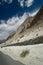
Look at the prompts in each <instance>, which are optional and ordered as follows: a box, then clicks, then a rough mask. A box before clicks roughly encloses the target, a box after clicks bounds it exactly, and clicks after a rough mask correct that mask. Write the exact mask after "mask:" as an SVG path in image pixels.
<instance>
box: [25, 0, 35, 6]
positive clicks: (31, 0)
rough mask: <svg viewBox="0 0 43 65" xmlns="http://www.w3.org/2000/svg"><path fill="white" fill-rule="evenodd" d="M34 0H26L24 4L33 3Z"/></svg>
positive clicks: (29, 4)
mask: <svg viewBox="0 0 43 65" xmlns="http://www.w3.org/2000/svg"><path fill="white" fill-rule="evenodd" d="M33 2H34V0H26V1H25V6H27V7H30V6H31V5H32V4H33Z"/></svg>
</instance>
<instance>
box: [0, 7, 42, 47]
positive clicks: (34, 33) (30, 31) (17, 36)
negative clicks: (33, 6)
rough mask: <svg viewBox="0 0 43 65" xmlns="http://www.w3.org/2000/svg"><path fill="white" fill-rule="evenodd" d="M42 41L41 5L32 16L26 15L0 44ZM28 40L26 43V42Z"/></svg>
mask: <svg viewBox="0 0 43 65" xmlns="http://www.w3.org/2000/svg"><path fill="white" fill-rule="evenodd" d="M39 40H40V41H39ZM30 41H32V42H33V43H34V41H35V43H42V42H43V7H42V8H41V9H40V11H39V12H38V13H37V15H36V16H34V17H28V18H27V19H26V20H25V21H24V23H23V24H22V25H21V26H20V27H19V28H18V29H17V31H15V32H13V33H12V35H11V36H9V37H8V39H7V40H6V41H4V42H3V43H2V44H0V46H3V45H4V46H6V45H15V44H18V45H19V44H20V43H21V44H24V45H25V42H26V44H32V43H30ZM27 42H28V43H27Z"/></svg>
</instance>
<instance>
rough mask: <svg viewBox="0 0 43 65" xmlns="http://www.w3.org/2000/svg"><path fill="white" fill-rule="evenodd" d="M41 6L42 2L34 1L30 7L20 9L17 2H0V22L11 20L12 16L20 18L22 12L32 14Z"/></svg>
mask: <svg viewBox="0 0 43 65" xmlns="http://www.w3.org/2000/svg"><path fill="white" fill-rule="evenodd" d="M42 5H43V0H34V2H33V4H32V5H31V6H30V7H26V6H24V7H21V6H20V3H19V2H18V0H13V1H12V3H11V4H8V3H5V2H2V4H1V5H0V20H1V19H5V20H7V19H8V18H11V17H12V16H15V15H18V16H21V15H23V14H24V12H32V11H34V10H35V9H38V8H39V7H40V6H42Z"/></svg>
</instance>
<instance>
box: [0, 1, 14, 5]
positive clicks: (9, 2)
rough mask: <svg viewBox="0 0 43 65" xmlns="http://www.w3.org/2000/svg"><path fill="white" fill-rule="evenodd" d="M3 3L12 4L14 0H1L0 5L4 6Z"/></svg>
mask: <svg viewBox="0 0 43 65" xmlns="http://www.w3.org/2000/svg"><path fill="white" fill-rule="evenodd" d="M2 2H5V3H8V4H11V3H12V2H13V0H1V2H0V4H1V5H2Z"/></svg>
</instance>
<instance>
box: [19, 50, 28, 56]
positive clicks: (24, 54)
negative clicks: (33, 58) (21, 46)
mask: <svg viewBox="0 0 43 65" xmlns="http://www.w3.org/2000/svg"><path fill="white" fill-rule="evenodd" d="M28 54H29V50H23V51H22V53H21V54H20V56H21V57H25V56H27V55H28Z"/></svg>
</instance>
